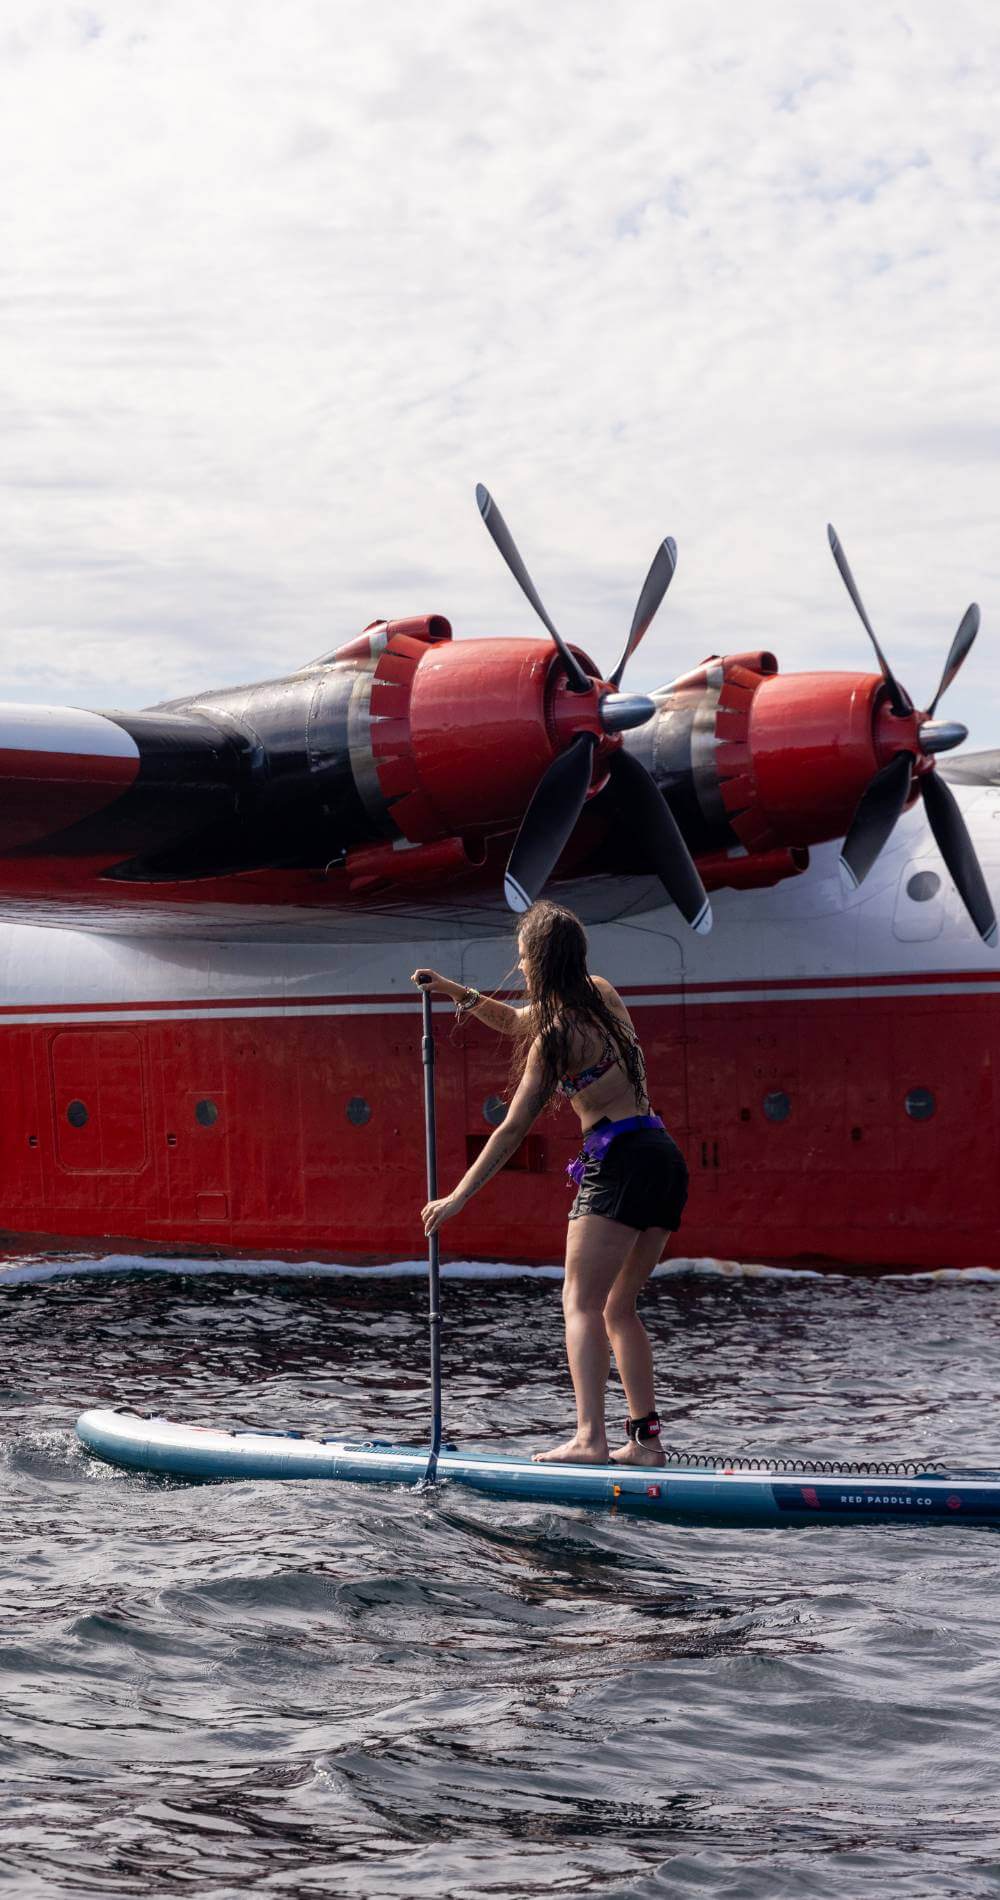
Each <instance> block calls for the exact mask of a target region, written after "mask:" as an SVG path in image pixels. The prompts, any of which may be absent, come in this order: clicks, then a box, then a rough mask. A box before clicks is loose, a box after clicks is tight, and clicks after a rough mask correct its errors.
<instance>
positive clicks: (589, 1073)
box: [559, 1030, 620, 1095]
mask: <svg viewBox="0 0 1000 1900" xmlns="http://www.w3.org/2000/svg"><path fill="white" fill-rule="evenodd" d="M619 1059H620V1058H619V1055H618V1050H617V1049H616V1048H615V1045H614V1043H613V1042H612V1040H611V1037H610V1036H609V1035H608V1032H607V1030H605V1032H604V1048H603V1049H602V1051H601V1058H600V1061H599V1062H592V1063H591V1065H590V1067H589V1069H581V1070H580V1073H579V1075H564V1076H563V1078H562V1081H561V1082H560V1083H559V1089H560V1092H561V1093H562V1094H563V1095H579V1093H580V1090H581V1089H586V1088H589V1087H590V1084H591V1082H596V1081H597V1080H598V1079H599V1077H600V1076H602V1075H607V1073H608V1070H609V1069H613V1068H614V1066H615V1063H616V1062H617V1061H619Z"/></svg>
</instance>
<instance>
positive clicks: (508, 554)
mask: <svg viewBox="0 0 1000 1900" xmlns="http://www.w3.org/2000/svg"><path fill="white" fill-rule="evenodd" d="M476 501H477V503H478V505H479V512H480V514H481V515H482V517H483V521H484V522H485V524H486V527H487V529H488V531H489V533H490V534H491V535H492V536H493V539H494V541H495V542H496V545H497V547H498V548H499V550H500V552H501V554H502V555H503V558H504V560H505V561H506V563H507V566H508V567H509V568H510V571H511V573H512V574H513V576H514V579H515V580H516V582H517V584H518V586H519V587H520V589H521V592H522V593H523V594H524V595H526V597H527V599H528V600H530V602H531V605H532V606H533V608H534V609H535V612H536V614H537V615H538V618H539V620H540V621H541V623H542V625H543V627H547V628H548V630H549V632H550V634H551V635H552V638H553V640H554V641H555V643H556V646H557V647H558V648H559V652H560V655H561V656H562V662H563V665H564V666H565V668H566V677H567V682H568V684H569V687H570V690H571V692H574V693H589V691H590V679H589V676H588V675H587V674H586V673H585V672H584V670H583V667H582V666H581V665H580V662H579V660H578V659H577V657H576V655H575V654H574V653H571V652H570V650H569V647H568V646H567V645H566V642H565V640H564V639H563V638H562V636H561V634H558V633H557V632H556V630H555V627H554V626H553V625H552V622H551V620H550V619H549V616H548V614H547V613H546V611H545V608H544V607H543V606H542V603H541V600H540V599H539V597H538V594H537V593H536V591H535V584H534V582H533V580H532V578H531V575H530V574H529V573H528V570H527V568H526V567H525V565H524V562H523V561H522V559H521V556H520V555H519V553H518V551H517V548H516V546H515V545H514V537H513V535H512V534H511V531H510V529H509V528H508V526H507V523H506V521H505V520H504V518H503V516H502V514H501V513H500V510H499V508H498V507H497V505H496V502H495V501H494V499H493V497H492V495H491V494H490V491H489V489H488V488H484V487H483V484H482V482H478V483H477V484H476Z"/></svg>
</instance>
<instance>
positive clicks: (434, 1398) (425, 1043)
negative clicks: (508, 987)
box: [420, 983, 441, 1484]
mask: <svg viewBox="0 0 1000 1900" xmlns="http://www.w3.org/2000/svg"><path fill="white" fill-rule="evenodd" d="M420 996H421V1002H422V1004H423V1011H424V1021H423V1038H422V1044H421V1048H422V1054H423V1064H424V1133H425V1136H426V1141H427V1199H428V1200H429V1201H436V1200H437V1191H438V1190H437V1119H436V1115H435V1109H434V1025H433V1023H432V1021H431V992H430V985H429V984H428V983H421V985H420ZM440 1264H441V1263H440V1247H439V1243H438V1237H437V1235H436V1234H432V1235H431V1237H430V1239H429V1240H428V1242H427V1268H428V1282H429V1284H428V1293H429V1309H428V1321H429V1324H430V1339H431V1406H432V1411H433V1417H432V1420H431V1449H430V1456H429V1458H428V1460H427V1470H426V1471H425V1472H424V1475H423V1479H422V1482H423V1483H424V1484H434V1483H435V1482H436V1480H437V1461H438V1452H439V1451H440V1450H441V1273H440Z"/></svg>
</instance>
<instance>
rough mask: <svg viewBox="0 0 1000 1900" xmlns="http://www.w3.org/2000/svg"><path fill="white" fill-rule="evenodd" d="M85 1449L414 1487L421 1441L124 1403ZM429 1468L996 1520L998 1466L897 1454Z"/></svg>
mask: <svg viewBox="0 0 1000 1900" xmlns="http://www.w3.org/2000/svg"><path fill="white" fill-rule="evenodd" d="M76 1430H77V1436H78V1437H79V1439H80V1441H81V1443H82V1444H83V1445H85V1446H86V1448H87V1450H88V1451H90V1452H93V1453H94V1455H95V1456H96V1457H98V1458H103V1459H104V1460H106V1462H107V1463H109V1464H112V1465H119V1466H121V1467H123V1468H124V1469H125V1470H127V1471H140V1472H146V1473H149V1474H155V1475H157V1476H165V1477H171V1478H190V1479H200V1480H209V1481H211V1480H220V1479H222V1480H225V1479H230V1480H231V1479H238V1478H244V1479H245V1478H255V1479H276V1478H280V1479H289V1478H300V1479H301V1478H324V1479H328V1478H335V1479H339V1480H341V1481H342V1482H347V1483H351V1484H385V1485H397V1484H406V1485H415V1484H419V1483H420V1481H421V1479H422V1478H423V1476H424V1473H425V1471H426V1468H427V1451H426V1449H421V1448H420V1447H419V1446H416V1445H391V1444H387V1443H385V1442H383V1441H382V1440H379V1439H371V1438H367V1439H360V1438H359V1439H351V1438H340V1437H330V1438H326V1437H320V1436H315V1435H313V1434H311V1433H308V1432H294V1431H276V1432H266V1431H256V1430H253V1429H244V1428H241V1427H234V1428H233V1429H232V1430H226V1429H225V1428H224V1427H220V1426H211V1425H181V1424H176V1423H174V1422H173V1421H171V1420H170V1419H165V1418H156V1417H143V1416H142V1415H141V1414H140V1413H138V1412H132V1411H128V1410H124V1409H110V1408H108V1409H104V1408H100V1409H95V1410H93V1411H89V1412H84V1413H83V1415H82V1416H81V1418H80V1419H79V1420H78V1422H77V1427H76ZM437 1471H438V1478H439V1480H442V1481H444V1480H447V1481H449V1482H450V1483H452V1484H461V1485H466V1486H467V1487H468V1488H469V1489H470V1490H473V1491H482V1492H486V1493H487V1494H489V1495H490V1496H493V1497H500V1498H510V1499H513V1500H515V1501H517V1500H519V1499H520V1500H523V1501H524V1502H526V1503H550V1504H570V1505H582V1506H583V1507H584V1508H586V1509H588V1510H611V1511H616V1510H620V1511H629V1512H638V1513H641V1514H642V1515H643V1516H647V1517H659V1518H665V1519H685V1518H686V1519H698V1518H701V1519H704V1520H707V1521H709V1522H712V1523H720V1522H726V1521H729V1522H732V1523H738V1524H816V1523H858V1522H862V1521H865V1520H868V1521H871V1520H872V1519H876V1520H880V1521H886V1520H894V1521H895V1520H898V1519H904V1520H905V1521H906V1522H908V1523H926V1522H927V1521H928V1520H934V1521H935V1522H938V1523H940V1522H942V1521H944V1522H947V1523H962V1522H963V1521H964V1522H966V1523H977V1524H989V1523H1000V1472H998V1471H971V1470H970V1471H963V1470H949V1469H946V1468H937V1469H932V1468H925V1467H924V1466H923V1465H921V1464H919V1463H916V1464H913V1463H906V1462H904V1461H899V1462H898V1463H897V1462H894V1461H887V1462H886V1463H884V1464H882V1463H877V1462H875V1461H872V1462H871V1463H868V1464H857V1465H845V1466H843V1467H842V1468H840V1469H839V1470H838V1469H834V1468H833V1467H831V1466H830V1465H827V1464H816V1465H815V1466H812V1465H810V1464H809V1463H808V1462H807V1461H803V1462H802V1464H801V1465H798V1466H796V1465H795V1464H794V1463H793V1462H792V1461H791V1460H784V1459H781V1460H774V1461H770V1462H769V1461H768V1460H767V1459H766V1458H760V1459H754V1458H752V1457H749V1456H742V1455H741V1456H740V1457H733V1458H732V1459H731V1460H727V1458H726V1457H724V1456H722V1455H720V1456H719V1458H718V1459H717V1460H715V1459H714V1458H713V1456H712V1455H711V1454H709V1455H708V1456H707V1457H705V1458H702V1457H700V1456H698V1457H685V1455H684V1454H683V1453H681V1452H672V1453H671V1454H670V1456H669V1461H668V1463H667V1464H666V1465H660V1466H655V1467H652V1468H650V1467H646V1468H638V1467H629V1466H625V1465H616V1464H608V1465H549V1464H546V1465H536V1464H533V1463H532V1462H531V1460H530V1459H528V1458H518V1457H510V1456H506V1455H504V1454H503V1453H500V1452H489V1451H460V1450H458V1449H456V1447H454V1446H451V1445H450V1446H447V1447H445V1448H444V1449H443V1450H442V1452H441V1454H440V1456H439V1459H438V1467H437Z"/></svg>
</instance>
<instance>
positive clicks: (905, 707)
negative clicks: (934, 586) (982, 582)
mask: <svg viewBox="0 0 1000 1900" xmlns="http://www.w3.org/2000/svg"><path fill="white" fill-rule="evenodd" d="M826 532H827V534H828V536H829V539H830V548H831V551H832V553H833V558H834V560H835V561H836V563H837V566H838V568H839V569H840V578H841V580H842V581H843V583H844V586H845V587H846V589H847V591H848V593H849V594H850V596H851V599H852V600H853V602H854V605H855V607H856V608H857V610H858V614H859V616H860V618H861V624H862V626H863V627H864V629H865V632H866V633H867V635H868V638H869V640H870V641H871V643H872V646H873V647H874V648H875V652H876V655H877V657H878V663H879V666H880V667H881V668H882V678H883V679H884V680H885V683H886V685H887V686H888V688H889V700H890V703H891V705H892V710H893V712H894V713H895V714H896V716H897V718H900V719H902V718H903V717H904V716H905V715H906V714H907V713H909V712H912V711H913V706H912V704H911V701H910V697H909V694H908V693H906V692H904V690H903V688H902V686H900V684H899V681H898V680H897V679H896V677H895V675H894V674H893V672H892V671H891V669H890V666H889V662H888V660H887V659H886V657H885V654H884V653H883V651H882V648H881V647H880V646H879V643H878V641H877V640H876V638H875V629H874V627H873V626H872V623H871V621H870V620H869V618H868V615H867V614H866V613H865V610H864V605H863V602H862V599H861V595H860V594H859V593H858V590H857V587H856V586H855V584H854V575H853V574H852V573H851V570H850V568H849V567H848V565H847V556H846V554H845V553H844V550H843V548H842V547H841V545H840V542H839V541H838V539H837V532H836V529H835V528H832V527H831V526H830V524H829V522H828V523H827V529H826ZM859 881H860V880H859Z"/></svg>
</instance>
